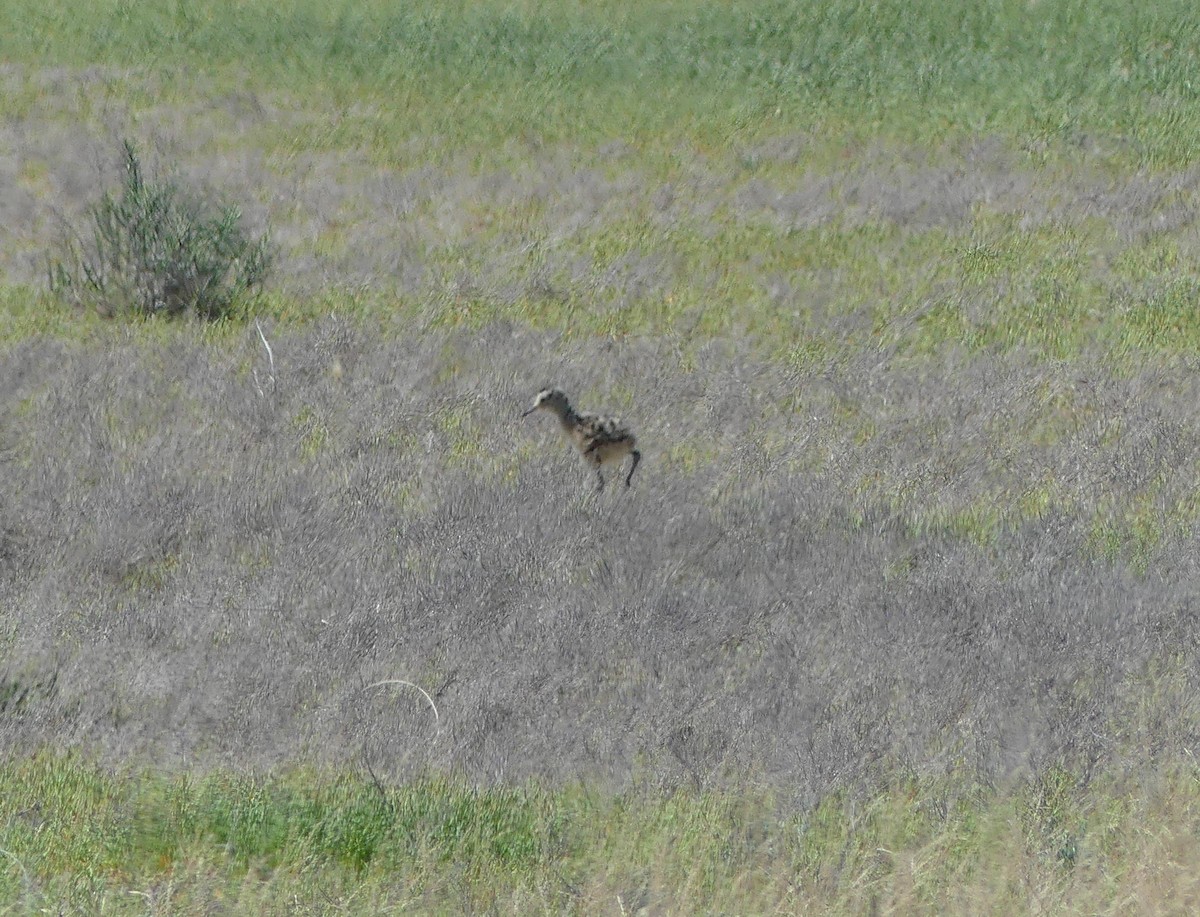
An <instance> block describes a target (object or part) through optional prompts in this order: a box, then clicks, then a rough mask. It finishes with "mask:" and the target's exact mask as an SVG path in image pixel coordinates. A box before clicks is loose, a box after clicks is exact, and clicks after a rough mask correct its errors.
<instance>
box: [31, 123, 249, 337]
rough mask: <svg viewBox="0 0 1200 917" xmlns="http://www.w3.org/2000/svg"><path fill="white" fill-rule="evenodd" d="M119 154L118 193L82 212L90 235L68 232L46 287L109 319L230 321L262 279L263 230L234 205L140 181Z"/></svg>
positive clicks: (133, 156)
mask: <svg viewBox="0 0 1200 917" xmlns="http://www.w3.org/2000/svg"><path fill="white" fill-rule="evenodd" d="M124 160H125V163H124V164H125V178H124V184H123V185H122V187H121V189H120V192H119V194H117V195H114V194H112V193H111V192H105V194H104V196H103V197H102V198H101V199H100V201H99V202H98V203H97V204H95V205H94V206H93V207H91V208H90V210H89V217H90V220H91V233H90V239H85V237H84V236H83V234H80V233H75V234H74V238H72V239H69V240H68V241H66V242H65V243H64V245H63V248H64V252H63V254H62V257H60V258H58V259H53V260H52V261H51V263H50V289H51V292H52V293H54V294H55V295H57V296H59V297H61V298H62V299H64V300H65V301H67V302H69V303H73V304H74V305H77V306H82V307H85V308H95V309H97V310H98V311H99V312H101V313H102V314H104V315H110V316H118V315H196V316H198V317H200V318H205V319H220V318H226V317H228V316H229V315H230V314H231V313H232V312H233V310H234V309H235V307H236V306H237V304H238V303H239V301H240V300H241V299H242V298H243V296H244V295H245V294H246V293H247V292H248V291H250V290H252V289H256V288H258V287H260V286H261V285H262V282H263V280H264V279H265V277H266V275H267V272H268V269H269V268H270V263H271V250H270V248H269V245H268V241H267V238H266V236H262V237H259V238H257V239H254V238H251V237H250V236H249V235H247V233H246V231H245V229H244V228H243V227H242V215H241V212H240V211H239V210H238V209H237V208H236V207H233V206H229V205H221V206H219V207H217V208H214V207H212V206H211V205H209V204H208V203H206V202H205V201H203V200H201V199H199V198H198V197H196V196H194V195H192V194H190V193H189V192H187V191H185V190H183V189H181V188H180V187H179V186H178V185H177V184H175V183H173V182H172V181H170V180H155V179H154V178H153V177H148V176H147V175H146V174H145V170H144V169H143V167H142V163H141V161H140V159H139V157H138V152H137V149H136V148H135V147H134V145H133V144H132V143H130V142H129V141H125V143H124Z"/></svg>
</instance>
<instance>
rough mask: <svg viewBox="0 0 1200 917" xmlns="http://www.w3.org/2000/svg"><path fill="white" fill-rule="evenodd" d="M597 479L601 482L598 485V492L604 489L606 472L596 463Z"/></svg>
mask: <svg viewBox="0 0 1200 917" xmlns="http://www.w3.org/2000/svg"><path fill="white" fill-rule="evenodd" d="M596 479H597V480H598V481H599V482H600V483H599V484H597V485H596V493H600V491H602V490H604V472H602V471H601V470H600V465H599V464H597V465H596Z"/></svg>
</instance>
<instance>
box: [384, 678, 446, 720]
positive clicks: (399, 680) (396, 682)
mask: <svg viewBox="0 0 1200 917" xmlns="http://www.w3.org/2000/svg"><path fill="white" fill-rule="evenodd" d="M386 685H405V686H407V687H409V688H416V689H417V690H418V691H420V692H421V696H422V697H424V698H425V700H426V701H428V702H429V709H430V710H432V711H433V722H434V725H435V726H437V728H438V731H439V732H440V731H441V728H442V718H441V716H440V715H439V714H438V708H437V704H435V703H434V702H433V698H432V697H430V696H429V692H428V691H426V690H425V689H424V688H422V687H421V686H420V685H417V684H413V683H412V682H411V681H405V680H404V679H402V678H388V679H385V680H384V681H377V682H375V683H373V684H369V685H367V687H366V690H368V691H369V690H370V689H371V688H382V687H384V686H386Z"/></svg>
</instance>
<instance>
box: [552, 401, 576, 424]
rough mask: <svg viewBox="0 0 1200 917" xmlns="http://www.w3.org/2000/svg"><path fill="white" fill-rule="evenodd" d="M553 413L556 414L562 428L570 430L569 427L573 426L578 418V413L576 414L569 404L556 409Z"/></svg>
mask: <svg viewBox="0 0 1200 917" xmlns="http://www.w3.org/2000/svg"><path fill="white" fill-rule="evenodd" d="M555 413H557V414H558V422H559V423H560V424H562V425H563V429H566V430H570V429H572V428H574V427H575V425H576V423H577V422H578V420H579V415H578V414H576V413H575V411H574V410H572V408H571V406H570V405H569V404H568V405H567V406H566V407H565V408H563V409H562V410H561V411H556V412H555Z"/></svg>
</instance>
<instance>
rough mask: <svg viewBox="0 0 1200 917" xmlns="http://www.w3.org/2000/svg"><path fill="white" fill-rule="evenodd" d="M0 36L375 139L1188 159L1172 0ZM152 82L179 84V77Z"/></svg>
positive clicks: (594, 14) (24, 28) (538, 14)
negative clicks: (810, 143)
mask: <svg viewBox="0 0 1200 917" xmlns="http://www.w3.org/2000/svg"><path fill="white" fill-rule="evenodd" d="M0 34H3V35H4V36H5V37H4V52H5V57H6V59H7V60H9V61H12V62H28V63H35V64H37V65H38V66H44V65H46V64H50V65H55V66H68V67H70V66H80V67H82V66H93V65H97V64H103V65H108V66H111V67H114V68H117V69H118V74H117V76H118V78H120V71H128V70H136V71H143V70H145V69H147V68H153V72H155V73H158V74H161V75H164V76H165V75H168V74H173V73H179V72H187V73H189V74H190V73H192V72H193V70H195V69H197V68H199V69H200V71H201V72H203V73H205V74H206V76H207V79H208V80H209V81H210V83H211V86H210V88H215V89H217V90H218V91H220V89H221V88H224V89H225V90H226V91H231V90H233V89H234V88H235V87H239V88H240V87H248V88H251V89H253V90H256V91H262V90H265V89H268V90H269V89H277V88H278V89H284V88H286V89H287V91H288V94H289V95H292V96H293V97H294V98H297V99H313V98H319V99H324V100H326V101H327V102H328V103H329V105H330V107H335V108H340V109H342V110H344V111H346V113H347V117H346V118H345V119H341V120H339V122H338V123H337V124H335V125H331V126H330V128H329V129H328V132H329V139H330V141H331V142H332V143H335V144H338V143H346V142H348V141H350V142H355V143H357V142H360V141H363V140H367V141H369V142H370V143H371V145H373V146H375V148H376V149H378V150H379V151H380V153H381V155H382V154H383V151H384V150H386V149H387V147H388V146H389V145H392V146H395V144H396V141H398V140H401V139H403V138H407V137H412V136H414V135H416V136H421V137H425V138H442V140H443V141H444V142H446V143H447V144H448V145H451V146H453V145H459V144H461V143H463V142H464V141H466V142H469V143H471V144H472V145H476V146H479V147H482V146H485V145H490V144H491V143H492V142H494V141H495V140H496V139H517V140H520V139H522V138H525V137H529V136H537V137H539V138H541V139H542V140H548V141H550V142H556V141H559V140H566V139H570V140H573V141H584V142H586V141H587V139H588V138H607V137H611V136H614V135H624V136H633V137H650V138H666V137H668V136H670V135H672V134H674V135H676V136H678V134H679V133H681V132H682V133H684V134H686V135H687V136H688V137H689V138H691V139H692V140H694V141H697V142H700V143H702V144H706V145H712V144H714V143H715V144H718V145H723V144H725V143H727V142H728V140H729V139H730V137H731V136H733V135H741V136H744V135H750V136H753V135H754V134H756V133H758V132H759V131H761V130H762V128H763V127H764V126H767V125H770V127H771V129H772V130H775V129H778V128H780V127H783V128H785V129H787V128H800V129H804V130H812V129H819V130H820V132H821V133H824V134H826V135H829V134H830V133H836V134H839V135H844V134H847V133H848V134H850V135H853V134H854V131H853V130H850V131H846V130H845V129H846V128H850V127H852V126H854V125H858V126H859V127H860V130H861V131H865V132H867V133H869V134H873V135H883V136H889V137H893V138H895V139H907V140H910V141H911V140H915V139H922V140H932V141H934V142H938V141H940V140H944V139H946V138H947V137H954V136H961V135H965V134H975V133H999V134H1003V135H1006V136H1009V137H1010V138H1012V139H1013V140H1015V141H1018V142H1022V143H1024V144H1025V145H1026V146H1027V147H1028V148H1029V149H1030V150H1032V151H1033V152H1035V153H1036V154H1037V155H1040V156H1046V155H1054V152H1055V151H1056V150H1066V151H1069V150H1070V149H1071V148H1072V147H1073V146H1075V145H1077V144H1079V143H1080V142H1081V138H1086V137H1087V136H1088V135H1095V134H1101V135H1104V136H1107V137H1115V138H1118V139H1119V141H1120V143H1118V144H1114V145H1113V151H1114V152H1113V155H1114V156H1116V157H1118V158H1122V159H1125V160H1130V159H1132V160H1136V161H1139V162H1143V163H1148V164H1155V165H1161V164H1168V163H1179V164H1182V163H1186V162H1189V161H1190V159H1191V150H1192V149H1194V147H1195V145H1196V140H1197V136H1198V134H1197V128H1198V125H1200V116H1197V115H1196V114H1195V113H1194V108H1195V107H1194V106H1193V105H1191V104H1190V103H1191V102H1193V101H1194V96H1195V91H1196V90H1195V86H1196V85H1197V81H1196V76H1197V60H1196V55H1195V53H1194V50H1193V49H1194V48H1195V47H1196V46H1197V45H1198V44H1200V42H1198V41H1197V38H1198V37H1200V17H1197V16H1196V14H1195V11H1194V9H1193V7H1192V6H1191V5H1189V4H1187V3H1184V2H1182V0H1159V2H1155V3H1153V4H1150V5H1148V6H1147V5H1139V6H1138V7H1137V8H1132V7H1130V6H1129V5H1128V4H1124V3H1121V2H1118V0H1105V2H1102V3H1085V2H1082V0H1064V2H1055V3H1042V4H1036V5H1034V6H1029V5H1028V4H1026V3H1022V2H1017V0H1004V2H998V3H989V4H972V5H966V6H964V5H951V6H947V5H945V4H939V3H936V2H933V0H919V2H916V3H913V2H900V0H888V2H883V3H872V4H867V5H864V4H861V3H857V2H853V0H834V2H831V3H824V4H818V5H813V4H805V3H794V2H786V0H775V2H769V3H749V2H737V3H727V4H720V5H717V6H706V7H695V6H693V5H690V4H684V3H679V2H675V0H667V2H656V3H652V4H649V5H647V4H636V3H631V2H628V0H616V2H606V3H603V4H590V5H587V6H583V7H580V6H578V5H574V4H568V3H557V4H549V5H546V4H537V5H533V4H513V3H511V2H508V0H503V2H501V0H489V2H484V3H471V4H466V3H451V4H445V3H432V2H418V3H409V4H404V5H403V6H400V7H397V6H396V5H395V4H389V3H384V2H381V0H372V2H367V3H355V4H347V3H335V4H328V3H316V2H314V0H289V2H286V3H282V4H270V5H267V4H261V3H248V4H247V3H237V2H233V0H207V2H203V3H199V4H188V5H187V6H186V7H185V6H160V7H155V8H144V7H141V6H134V5H132V4H129V3H127V2H125V0H105V2H98V3H93V4H88V5H87V7H86V8H83V9H78V8H76V7H74V6H72V5H69V4H65V3H50V4H37V3H32V2H29V0H16V2H13V3H9V4H6V5H5V8H4V11H3V12H2V13H0ZM148 61H150V62H152V63H148ZM248 61H253V62H254V66H253V67H250V66H248V65H247V62H248ZM189 78H190V77H189ZM167 82H168V83H171V80H170V79H169V78H168V80H167ZM160 88H164V87H160ZM165 88H167V89H168V94H171V93H172V91H173V92H178V93H187V92H188V90H187V88H186V85H185V84H184V83H183V81H182V79H177V80H175V81H174V85H169V86H167V87H165ZM485 137H486V138H488V144H483V143H481V138H485ZM435 142H441V141H435Z"/></svg>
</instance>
